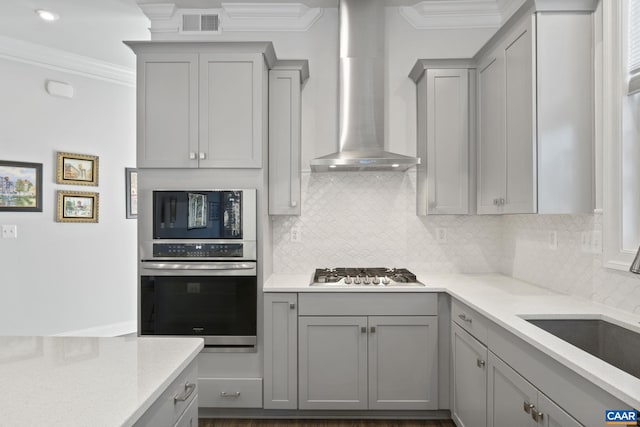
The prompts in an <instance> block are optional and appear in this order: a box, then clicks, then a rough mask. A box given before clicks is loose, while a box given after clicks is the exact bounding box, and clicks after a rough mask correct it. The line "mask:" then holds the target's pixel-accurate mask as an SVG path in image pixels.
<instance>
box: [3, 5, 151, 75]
mask: <svg viewBox="0 0 640 427" xmlns="http://www.w3.org/2000/svg"><path fill="white" fill-rule="evenodd" d="M35 9H47V10H50V11H52V12H55V13H57V14H59V15H60V19H59V20H57V21H55V22H45V21H43V20H42V19H40V18H39V17H38V16H37V15H36V14H35V13H34V10H35ZM148 28H149V20H148V19H147V17H146V16H145V15H144V14H143V13H142V11H141V10H140V8H139V7H138V6H137V4H136V2H135V0H0V36H4V37H10V38H13V39H18V40H24V41H27V42H31V43H37V44H41V45H44V46H47V47H51V48H55V49H61V50H65V51H67V52H71V53H74V54H77V55H82V56H87V57H91V58H94V59H98V60H101V61H106V62H109V63H112V64H117V65H120V66H124V67H127V68H132V69H133V68H135V55H134V54H133V52H131V50H130V49H129V48H128V47H126V46H125V45H124V44H122V41H123V40H148V39H149V30H148Z"/></svg>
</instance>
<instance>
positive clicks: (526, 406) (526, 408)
mask: <svg viewBox="0 0 640 427" xmlns="http://www.w3.org/2000/svg"><path fill="white" fill-rule="evenodd" d="M535 407H536V405H534V404H533V403H529V402H526V401H525V402H524V404H523V408H522V409H523V410H524V412H526V413H527V414H530V413H531V411H532V410H533V409H534V408H535Z"/></svg>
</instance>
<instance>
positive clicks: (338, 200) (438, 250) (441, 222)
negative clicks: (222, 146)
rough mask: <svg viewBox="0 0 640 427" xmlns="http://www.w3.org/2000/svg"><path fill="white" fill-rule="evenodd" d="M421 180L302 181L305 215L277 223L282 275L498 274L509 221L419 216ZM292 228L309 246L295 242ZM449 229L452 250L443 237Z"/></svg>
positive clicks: (366, 175)
mask: <svg viewBox="0 0 640 427" xmlns="http://www.w3.org/2000/svg"><path fill="white" fill-rule="evenodd" d="M415 178H416V174H415V171H413V172H412V171H410V172H408V173H402V172H336V173H315V174H310V173H305V174H303V175H302V187H303V189H302V215H301V216H300V217H278V218H275V219H274V221H273V233H274V235H273V236H274V271H275V272H277V273H300V272H307V271H308V272H309V273H311V272H312V271H313V269H315V268H318V267H325V266H326V267H341V266H342V267H344V266H362V267H374V266H394V267H405V268H409V269H411V270H414V271H430V272H431V271H433V272H492V271H498V269H499V266H500V260H501V256H502V240H501V219H500V218H498V217H479V216H463V215H457V216H454V215H445V216H442V215H439V216H429V217H418V216H416V214H415V212H416V196H415V195H416V182H415ZM292 227H299V229H300V231H301V237H302V240H301V242H299V243H296V242H291V241H290V231H291V228H292ZM437 228H446V229H447V242H446V243H440V242H438V241H437V240H436V237H435V236H436V229H437Z"/></svg>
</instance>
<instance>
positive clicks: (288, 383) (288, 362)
mask: <svg viewBox="0 0 640 427" xmlns="http://www.w3.org/2000/svg"><path fill="white" fill-rule="evenodd" d="M297 303H298V294H295V293H265V294H264V382H263V384H264V390H263V396H264V409H297V408H298V309H297Z"/></svg>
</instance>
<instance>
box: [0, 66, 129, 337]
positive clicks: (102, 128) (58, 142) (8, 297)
mask: <svg viewBox="0 0 640 427" xmlns="http://www.w3.org/2000/svg"><path fill="white" fill-rule="evenodd" d="M0 76H2V79H1V80H0V94H2V97H1V98H0V159H2V160H13V161H25V162H36V163H42V164H43V189H42V191H43V211H42V212H41V213H31V212H28V213H11V212H0V224H16V225H17V226H18V239H16V240H10V239H0V292H1V293H2V298H0V335H19V334H42V335H48V334H56V333H61V332H66V331H76V330H80V329H87V328H93V327H96V326H98V327H102V328H103V329H102V331H95V333H100V332H102V333H105V334H108V333H117V332H118V331H119V330H120V331H122V332H125V331H127V330H129V331H130V330H131V326H132V325H133V327H134V328H135V323H134V321H135V313H136V295H137V294H136V221H135V220H132V219H129V220H127V219H125V193H124V168H125V167H130V166H134V165H135V89H134V88H132V87H127V86H124V85H120V84H114V83H108V82H106V81H101V80H96V79H92V78H88V77H83V76H80V75H75V74H68V73H65V72H62V71H56V70H53V69H47V68H41V67H38V66H34V65H29V64H25V63H21V62H15V61H12V60H6V59H0ZM47 79H52V80H58V81H63V82H67V83H69V84H71V85H72V86H73V87H74V89H75V96H74V97H73V99H64V98H57V97H52V96H50V95H48V94H47V93H46V92H45V89H44V87H45V86H44V85H45V80H47ZM57 151H65V152H71V153H83V154H91V155H97V156H99V158H100V159H99V160H100V170H99V186H98V187H88V186H71V185H59V184H56V183H55V174H56V152H57ZM56 190H74V191H97V192H99V193H100V211H99V223H98V224H79V223H71V224H66V223H57V222H55V215H56V205H55V203H56V198H55V197H56V195H55V193H56ZM113 324H115V325H114V326H115V327H116V328H115V329H111V330H109V329H108V328H104V327H105V326H108V325H113Z"/></svg>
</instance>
